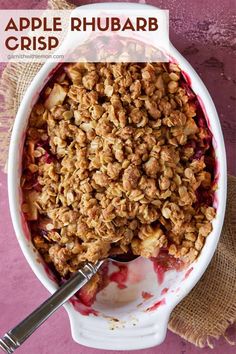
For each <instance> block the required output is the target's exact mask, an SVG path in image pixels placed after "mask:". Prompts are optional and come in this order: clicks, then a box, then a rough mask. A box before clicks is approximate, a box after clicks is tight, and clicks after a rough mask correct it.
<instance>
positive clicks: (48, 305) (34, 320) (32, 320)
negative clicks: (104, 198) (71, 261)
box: [0, 255, 137, 353]
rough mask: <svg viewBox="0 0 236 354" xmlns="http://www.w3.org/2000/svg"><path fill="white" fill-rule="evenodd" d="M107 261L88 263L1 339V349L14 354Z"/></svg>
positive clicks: (129, 260) (120, 259) (126, 260)
mask: <svg viewBox="0 0 236 354" xmlns="http://www.w3.org/2000/svg"><path fill="white" fill-rule="evenodd" d="M136 258H137V257H136V256H133V255H132V256H131V257H130V258H128V259H127V258H124V257H122V255H120V256H114V257H110V258H109V259H110V260H115V261H116V262H120V263H128V262H131V261H133V260H134V259H136ZM105 261H106V260H101V261H98V262H97V263H95V264H92V263H89V262H87V263H86V264H85V265H84V266H83V267H82V268H81V269H79V270H78V272H76V273H75V274H74V275H73V276H72V277H71V278H70V279H69V280H67V281H66V282H65V283H64V284H63V285H62V286H61V287H60V288H59V289H58V290H57V291H56V292H55V293H54V294H53V295H52V296H50V297H49V299H48V300H46V301H45V302H44V303H42V305H40V306H39V307H38V308H37V309H36V310H34V311H33V312H32V313H31V314H30V315H29V316H28V317H26V318H25V319H24V320H23V321H22V322H20V323H19V324H18V325H17V326H16V327H14V328H13V329H11V330H10V331H8V332H7V333H6V334H5V335H4V336H3V337H2V338H0V348H1V349H2V350H3V351H4V352H5V353H13V352H14V350H15V349H17V348H18V347H19V346H20V345H21V344H22V343H23V342H24V341H25V340H26V339H27V338H28V337H29V336H31V334H32V333H33V332H34V331H35V330H36V329H37V328H38V327H39V326H41V324H43V323H44V322H45V321H46V320H47V319H48V318H49V317H50V316H51V315H52V314H53V313H54V312H55V311H56V310H57V309H58V308H59V307H60V306H61V305H63V304H64V303H65V302H66V301H67V300H69V299H70V298H71V297H72V296H73V295H74V294H75V293H76V292H77V291H78V290H79V289H80V288H82V286H83V285H85V284H86V283H87V282H88V281H89V280H90V279H91V278H92V277H93V276H94V275H95V274H96V273H97V271H98V269H99V268H100V267H101V266H102V264H103V263H104V262H105Z"/></svg>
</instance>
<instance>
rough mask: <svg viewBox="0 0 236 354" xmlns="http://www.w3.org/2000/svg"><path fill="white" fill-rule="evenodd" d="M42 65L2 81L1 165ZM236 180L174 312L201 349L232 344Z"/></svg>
mask: <svg viewBox="0 0 236 354" xmlns="http://www.w3.org/2000/svg"><path fill="white" fill-rule="evenodd" d="M48 7H49V8H51V9H58V10H61V9H67V10H69V9H73V8H74V7H75V5H72V4H70V3H68V2H66V1H65V0H49V3H48ZM41 66H42V65H41V64H38V63H9V64H8V65H7V67H6V68H5V69H4V72H3V74H2V78H1V80H0V94H1V95H2V96H3V98H4V101H3V102H2V103H0V110H1V112H0V119H1V125H0V165H2V166H3V165H5V162H6V158H7V152H8V146H9V138H10V132H11V128H12V124H13V122H14V117H15V115H16V112H17V109H18V107H19V105H20V102H21V100H22V98H23V95H24V93H25V90H26V89H27V87H28V85H29V84H30V82H31V81H32V79H33V78H34V76H35V75H36V73H37V72H38V71H39V69H40V68H41ZM235 191H236V178H235V177H232V176H229V177H228V202H227V205H228V206H227V212H226V220H225V224H224V229H223V232H222V235H221V239H220V242H219V245H218V248H217V251H216V254H215V256H214V257H213V260H212V262H211V264H210V266H209V267H208V270H207V271H206V272H205V274H204V276H203V277H202V279H201V280H200V281H199V283H198V284H197V285H196V286H195V287H194V289H193V290H192V291H191V293H190V294H189V295H188V296H187V297H186V298H185V299H184V300H183V301H182V302H181V303H180V304H179V305H178V306H177V307H176V308H175V309H174V311H173V312H172V314H171V318H170V321H169V329H170V330H171V331H172V332H174V333H177V334H178V335H180V336H181V337H182V338H184V339H186V340H187V341H189V342H191V343H193V344H195V345H196V346H199V347H204V346H206V345H208V346H209V347H213V344H212V341H213V339H214V338H216V339H218V338H219V337H220V336H221V335H222V336H225V337H226V340H227V341H228V342H229V343H230V344H234V342H232V341H230V340H229V338H227V335H226V330H227V328H228V327H229V325H230V324H232V323H234V322H235V321H236V285H235V284H236V267H235V254H236V245H235V243H236V241H235V233H236V227H235V221H234V220H233V217H234V216H233V215H234V214H233V213H234V210H235V207H236V205H235V200H236V195H235Z"/></svg>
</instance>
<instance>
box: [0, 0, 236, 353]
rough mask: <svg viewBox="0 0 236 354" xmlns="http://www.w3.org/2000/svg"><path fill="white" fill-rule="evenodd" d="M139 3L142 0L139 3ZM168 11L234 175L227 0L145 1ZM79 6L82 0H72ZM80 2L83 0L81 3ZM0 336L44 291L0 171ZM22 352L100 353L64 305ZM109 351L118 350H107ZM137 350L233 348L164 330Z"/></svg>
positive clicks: (235, 133) (30, 2)
mask: <svg viewBox="0 0 236 354" xmlns="http://www.w3.org/2000/svg"><path fill="white" fill-rule="evenodd" d="M90 2H92V1H87V2H86V3H90ZM141 2H144V1H141ZM146 2H147V3H150V4H153V5H156V6H159V7H162V8H166V9H169V10H170V20H171V21H170V25H171V30H170V36H171V40H172V42H173V44H174V45H175V46H176V47H177V48H178V49H179V50H180V51H181V52H182V53H183V54H184V55H185V56H186V58H187V59H188V60H189V61H190V63H191V64H192V65H193V66H194V68H195V69H196V70H197V71H198V73H199V74H200V75H201V76H202V78H203V80H204V82H205V84H206V85H207V87H208V89H209V91H210V93H211V95H212V97H213V100H214V101H215V104H216V107H217V109H218V112H219V116H220V119H221V123H222V127H223V131H224V135H225V141H226V149H227V156H228V171H229V173H231V174H234V175H235V174H236V165H235V157H236V156H235V151H236V126H235V125H236V121H235V99H236V92H235V79H236V78H235V72H234V71H233V60H234V59H233V49H235V48H234V46H235V44H234V43H233V40H234V36H233V13H232V8H231V7H232V6H233V1H230V0H224V1H222V0H215V1H211V0H205V1H202V0H198V1H194V0H182V1H176V0H172V1H171V0H169V1H168V0H166V1H162V0H160V1H155V0H150V1H146ZM77 3H80V4H82V2H79V1H77ZM84 3H85V1H84ZM45 4H46V2H45V0H43V1H38V0H21V1H19V0H12V1H11V2H9V1H7V0H1V1H0V9H3V8H10V7H11V8H36V7H44V6H45ZM0 225H1V226H0V237H1V243H0V334H3V333H4V332H5V331H6V330H8V329H9V328H11V327H12V326H14V325H15V324H16V323H17V322H18V321H20V320H21V319H23V318H24V317H25V315H27V314H28V313H29V312H31V311H32V310H33V309H34V308H35V307H36V306H37V305H39V304H40V303H41V302H42V301H44V300H45V299H46V298H47V297H48V295H49V293H48V292H47V290H46V289H45V288H44V287H43V286H42V285H41V284H40V283H39V281H38V280H37V279H36V277H35V276H34V274H33V272H32V271H31V269H30V267H29V266H28V264H27V262H26V261H25V259H24V257H23V255H22V253H21V251H20V248H19V246H18V244H17V241H16V239H15V235H14V231H13V228H12V224H11V220H10V215H9V207H8V200H7V186H6V175H5V174H4V173H2V172H1V173H0ZM18 353H19V354H20V353H22V354H77V353H80V354H92V353H93V354H103V353H104V351H102V350H95V349H88V348H85V347H83V346H80V345H78V344H76V343H74V342H73V341H72V339H71V335H70V328H69V320H68V317H67V314H66V312H65V310H64V309H60V310H59V311H58V312H57V313H56V314H54V315H53V316H52V317H51V318H50V319H49V320H48V321H47V322H46V323H45V324H44V325H43V326H42V327H41V328H39V329H38V331H37V332H36V333H35V334H34V335H33V336H32V337H31V338H30V339H29V340H28V341H27V342H26V343H25V344H24V345H23V346H22V348H20V349H19V350H18ZM111 353H114V354H115V353H116V354H118V353H122V352H118V351H116V352H115V351H114V352H113V351H111ZM130 353H131V352H130ZM132 353H134V354H135V353H137V354H138V353H140V354H197V353H202V354H208V353H209V354H210V353H214V354H222V353H225V354H233V353H235V347H234V348H233V347H231V346H229V345H228V344H227V343H226V342H225V341H224V340H220V341H219V342H217V343H216V347H215V349H214V350H213V351H212V350H210V349H198V348H195V347H194V346H193V345H191V344H189V343H187V342H186V341H184V340H182V339H181V338H180V337H178V336H176V335H174V334H172V333H170V332H168V334H167V338H166V340H165V342H164V343H163V344H162V345H160V346H159V347H155V348H152V349H146V350H140V351H134V352H132Z"/></svg>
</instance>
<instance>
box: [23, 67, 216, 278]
mask: <svg viewBox="0 0 236 354" xmlns="http://www.w3.org/2000/svg"><path fill="white" fill-rule="evenodd" d="M213 181H214V151H213V148H212V135H211V132H210V131H209V129H208V127H207V124H206V121H205V118H204V116H203V113H202V111H201V108H200V105H199V103H198V101H197V99H196V97H195V95H194V93H193V92H192V91H191V88H190V87H189V86H188V85H187V83H186V81H185V80H184V77H183V75H182V73H181V71H180V69H179V67H178V66H177V65H176V64H174V63H170V64H165V63H148V64H135V63H115V64H110V63H97V64H93V63H73V64H67V65H64V66H63V67H62V68H61V69H60V70H59V71H58V73H56V75H54V77H53V79H52V80H50V82H49V83H48V84H47V86H46V87H45V89H44V90H43V92H42V93H41V95H40V97H39V100H38V102H37V103H36V104H35V106H34V107H33V110H32V112H31V115H30V119H29V124H28V129H27V133H26V139H25V145H24V155H23V172H22V180H21V184H22V190H23V198H24V203H23V206H22V209H23V211H24V213H25V215H26V219H27V220H28V223H29V227H30V229H31V233H32V239H33V242H34V244H35V246H36V248H37V249H38V250H39V252H40V253H41V254H42V255H43V257H44V259H45V260H46V262H49V263H52V264H53V265H54V267H55V268H56V270H57V271H58V273H59V274H60V275H61V276H62V277H65V276H68V275H69V274H70V273H71V272H75V271H76V270H77V269H78V268H79V266H80V264H81V263H83V262H84V261H87V260H88V261H91V262H95V261H96V260H98V259H102V258H106V257H108V256H109V255H112V254H122V253H127V252H129V251H132V252H133V254H135V255H141V256H143V257H147V258H150V257H156V256H158V253H159V251H160V250H161V249H165V250H168V253H169V254H170V255H171V256H174V257H175V258H177V259H181V260H183V261H184V262H186V263H191V262H193V261H194V260H195V259H196V257H197V256H198V254H199V252H200V251H201V249H202V247H203V245H204V242H205V238H206V237H207V235H208V234H209V233H210V232H211V230H212V224H211V221H212V219H213V218H214V217H215V209H214V208H213V206H212V204H213V194H214V184H213Z"/></svg>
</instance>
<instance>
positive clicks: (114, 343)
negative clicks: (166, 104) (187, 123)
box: [8, 3, 227, 350]
mask: <svg viewBox="0 0 236 354" xmlns="http://www.w3.org/2000/svg"><path fill="white" fill-rule="evenodd" d="M90 6H91V7H92V8H95V7H100V8H104V7H105V8H109V7H110V6H112V8H115V7H116V6H118V7H119V6H122V7H123V8H124V9H125V8H135V9H136V8H137V7H138V8H139V9H142V8H145V9H147V7H149V8H150V10H152V6H148V5H143V4H127V3H120V4H118V3H116V4H114V3H113V4H109V3H105V4H93V5H86V8H89V7H90ZM170 56H171V57H172V58H174V59H175V61H176V62H177V63H178V64H179V66H180V68H181V69H182V70H183V71H184V72H185V73H186V74H187V75H188V76H189V77H190V79H191V87H192V89H193V91H194V92H195V94H197V95H198V96H199V97H200V98H201V101H202V103H203V105H204V110H205V112H206V115H207V117H208V119H209V123H210V128H211V131H212V133H213V136H214V139H213V144H214V148H215V151H216V158H217V163H218V189H217V191H216V198H215V200H216V201H217V216H216V218H215V220H214V222H213V231H212V232H211V234H210V235H209V236H208V237H207V241H206V244H205V246H204V248H203V250H202V252H201V254H200V256H199V258H198V259H197V261H196V262H195V263H194V264H193V265H192V266H193V270H192V271H191V273H189V276H188V277H187V278H186V279H185V274H186V270H185V271H182V272H176V271H169V272H167V274H166V276H165V280H164V282H163V284H161V285H158V283H157V277H156V274H155V273H154V271H153V267H152V263H151V262H150V261H148V260H143V259H138V260H136V261H134V262H133V263H131V265H130V266H129V278H128V287H127V288H126V289H117V287H116V285H115V284H114V283H112V284H110V285H109V286H108V287H107V288H105V289H104V290H103V291H102V292H101V293H99V295H98V297H97V301H96V302H95V304H94V306H93V309H95V310H97V311H98V312H99V315H98V316H94V315H90V316H83V315H81V314H80V313H79V312H78V311H76V310H75V309H74V307H73V306H72V305H71V304H70V303H68V304H66V305H65V309H66V311H67V312H68V315H69V318H70V323H71V331H72V336H73V338H74V340H75V341H77V342H79V343H81V344H83V345H86V346H89V347H94V348H102V349H117V350H118V349H123V350H128V349H141V348H147V347H151V346H154V345H157V344H160V343H161V342H162V341H163V340H164V338H165V335H166V330H167V323H168V319H169V316H170V313H171V311H172V310H173V308H174V307H175V306H176V305H177V304H178V303H179V302H180V300H181V299H183V298H184V297H185V296H186V295H187V294H188V293H189V291H190V290H191V289H192V288H193V286H194V285H195V284H196V283H197V281H198V280H199V279H200V277H201V276H202V274H203V273H204V271H205V270H206V268H207V266H208V264H209V262H210V260H211V258H212V256H213V254H214V251H215V249H216V246H217V242H218V240H219V237H220V232H221V228H222V224H223V219H224V213H225V205H226V178H227V175H226V156H225V147H224V140H223V136H222V131H221V127H220V122H219V118H218V115H217V112H216V109H215V106H214V103H213V101H212V99H211V97H210V95H209V93H208V91H207V89H206V87H205V86H204V84H203V82H202V81H201V79H200V78H199V76H198V75H197V74H196V72H195V71H194V70H193V68H192V67H191V66H190V64H189V63H188V62H187V61H186V60H185V59H184V58H183V57H182V56H181V55H180V53H179V52H178V51H177V50H176V49H175V48H174V47H173V46H172V45H171V48H170ZM56 65H57V64H55V63H46V64H45V65H44V66H43V67H42V69H41V70H40V71H39V73H38V74H37V75H36V76H35V78H34V80H33V81H32V83H31V84H30V86H29V88H28V90H27V92H26V94H25V96H24V99H23V100H22V103H21V105H20V108H19V110H18V113H17V116H16V119H15V124H14V128H13V132H12V137H11V143H10V152H9V163H8V189H9V202H10V211H11V217H12V221H13V225H14V229H15V232H16V236H17V239H18V241H19V243H20V246H21V249H22V251H23V253H24V255H25V257H26V259H27V261H28V263H29V264H30V266H31V268H32V270H33V271H34V273H35V274H36V276H37V277H38V278H39V280H40V281H41V282H42V283H43V285H44V286H45V287H46V288H47V289H48V290H49V291H50V292H51V293H52V292H54V291H55V290H56V288H57V284H56V283H55V282H54V281H53V280H51V279H50V278H49V277H48V274H47V272H46V271H45V267H44V266H43V265H42V264H40V263H39V262H38V261H37V259H38V254H37V252H36V251H35V250H34V248H33V246H32V244H31V242H30V241H29V240H28V239H27V237H26V234H28V231H27V229H26V226H25V223H24V222H23V221H22V214H21V194H20V174H21V159H22V148H23V142H24V135H25V130H26V126H27V121H28V117H29V114H30V111H31V109H32V106H33V104H34V103H35V101H36V100H37V97H38V94H39V93H40V91H41V89H42V88H43V87H44V85H45V84H46V82H47V81H48V79H49V76H50V73H51V72H52V70H53V69H54V68H55V67H56ZM28 236H29V235H28ZM112 267H115V266H114V265H111V267H110V270H109V271H112ZM164 288H168V292H167V293H166V294H165V295H161V292H162V290H163V289H164ZM142 291H146V292H149V293H152V294H154V297H153V298H150V299H149V300H146V301H144V299H143V297H142ZM163 298H165V300H164V301H165V303H163V304H162V305H161V306H159V307H158V308H157V309H156V310H154V311H145V310H147V308H149V307H150V306H152V305H153V304H155V303H157V302H159V301H161V300H163ZM140 303H143V304H142V305H140ZM82 307H83V306H82ZM112 318H116V319H117V320H118V321H116V320H115V321H114V319H112Z"/></svg>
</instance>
